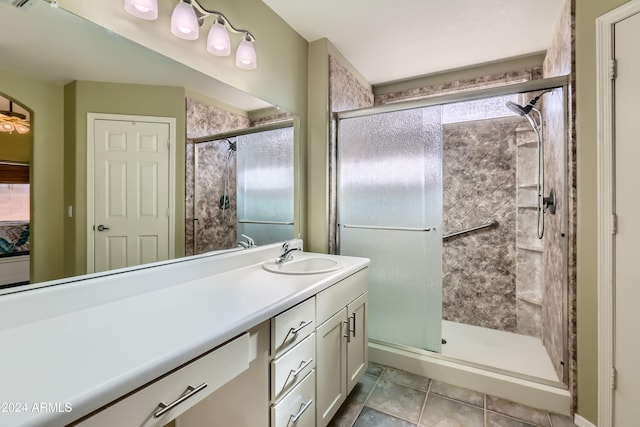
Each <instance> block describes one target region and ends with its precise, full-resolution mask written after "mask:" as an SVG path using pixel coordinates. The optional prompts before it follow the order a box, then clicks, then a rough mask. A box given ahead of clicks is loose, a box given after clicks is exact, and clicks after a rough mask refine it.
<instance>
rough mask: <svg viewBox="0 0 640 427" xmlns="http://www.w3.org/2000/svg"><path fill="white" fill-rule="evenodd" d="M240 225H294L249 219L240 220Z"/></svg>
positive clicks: (285, 222)
mask: <svg viewBox="0 0 640 427" xmlns="http://www.w3.org/2000/svg"><path fill="white" fill-rule="evenodd" d="M238 223H239V224H267V225H293V222H287V221H251V220H248V219H239V220H238Z"/></svg>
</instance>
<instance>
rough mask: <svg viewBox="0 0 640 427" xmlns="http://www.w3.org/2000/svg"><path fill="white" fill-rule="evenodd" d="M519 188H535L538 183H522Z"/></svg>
mask: <svg viewBox="0 0 640 427" xmlns="http://www.w3.org/2000/svg"><path fill="white" fill-rule="evenodd" d="M518 188H519V189H521V190H535V189H536V188H538V184H520V185H518Z"/></svg>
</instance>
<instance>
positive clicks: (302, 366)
mask: <svg viewBox="0 0 640 427" xmlns="http://www.w3.org/2000/svg"><path fill="white" fill-rule="evenodd" d="M311 363H313V357H312V358H311V359H309V360H303V361H302V362H300V366H299V367H298V369H292V370H291V371H289V375H287V379H286V380H284V383H285V384H286V383H288V382H289V378H296V377H297V376H298V375H300V372H302V371H303V370H304V369H305V368H306V367H307V366H309V365H311Z"/></svg>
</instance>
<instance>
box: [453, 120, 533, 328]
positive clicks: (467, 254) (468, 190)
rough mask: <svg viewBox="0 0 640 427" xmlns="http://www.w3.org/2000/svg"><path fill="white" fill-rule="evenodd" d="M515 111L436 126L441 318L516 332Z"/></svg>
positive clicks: (517, 121)
mask: <svg viewBox="0 0 640 427" xmlns="http://www.w3.org/2000/svg"><path fill="white" fill-rule="evenodd" d="M521 123H522V118H520V117H508V118H502V119H490V120H478V121H473V122H462V123H452V124H446V125H444V149H443V189H444V194H443V197H444V203H443V234H444V235H446V234H448V233H451V232H455V231H458V230H461V229H465V228H469V227H473V226H476V225H480V224H484V223H488V222H490V221H491V220H495V221H497V222H498V226H497V228H494V229H485V230H480V231H477V232H473V233H470V234H465V235H461V236H458V237H454V238H451V239H447V240H445V241H444V244H443V283H442V286H443V289H442V294H443V301H442V310H443V319H444V320H450V321H454V322H460V323H466V324H470V325H475V326H482V327H487V328H492V329H499V330H504V331H509V332H516V331H517V327H518V324H517V322H518V319H517V317H516V251H515V241H516V187H515V183H516V129H517V128H518V126H519V125H521Z"/></svg>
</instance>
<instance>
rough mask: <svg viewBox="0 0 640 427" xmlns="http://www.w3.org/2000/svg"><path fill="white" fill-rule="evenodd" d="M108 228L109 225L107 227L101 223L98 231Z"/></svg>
mask: <svg viewBox="0 0 640 427" xmlns="http://www.w3.org/2000/svg"><path fill="white" fill-rule="evenodd" d="M108 229H109V227H105V226H104V225H102V224H100V225H99V226H98V231H106V230H108Z"/></svg>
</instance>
